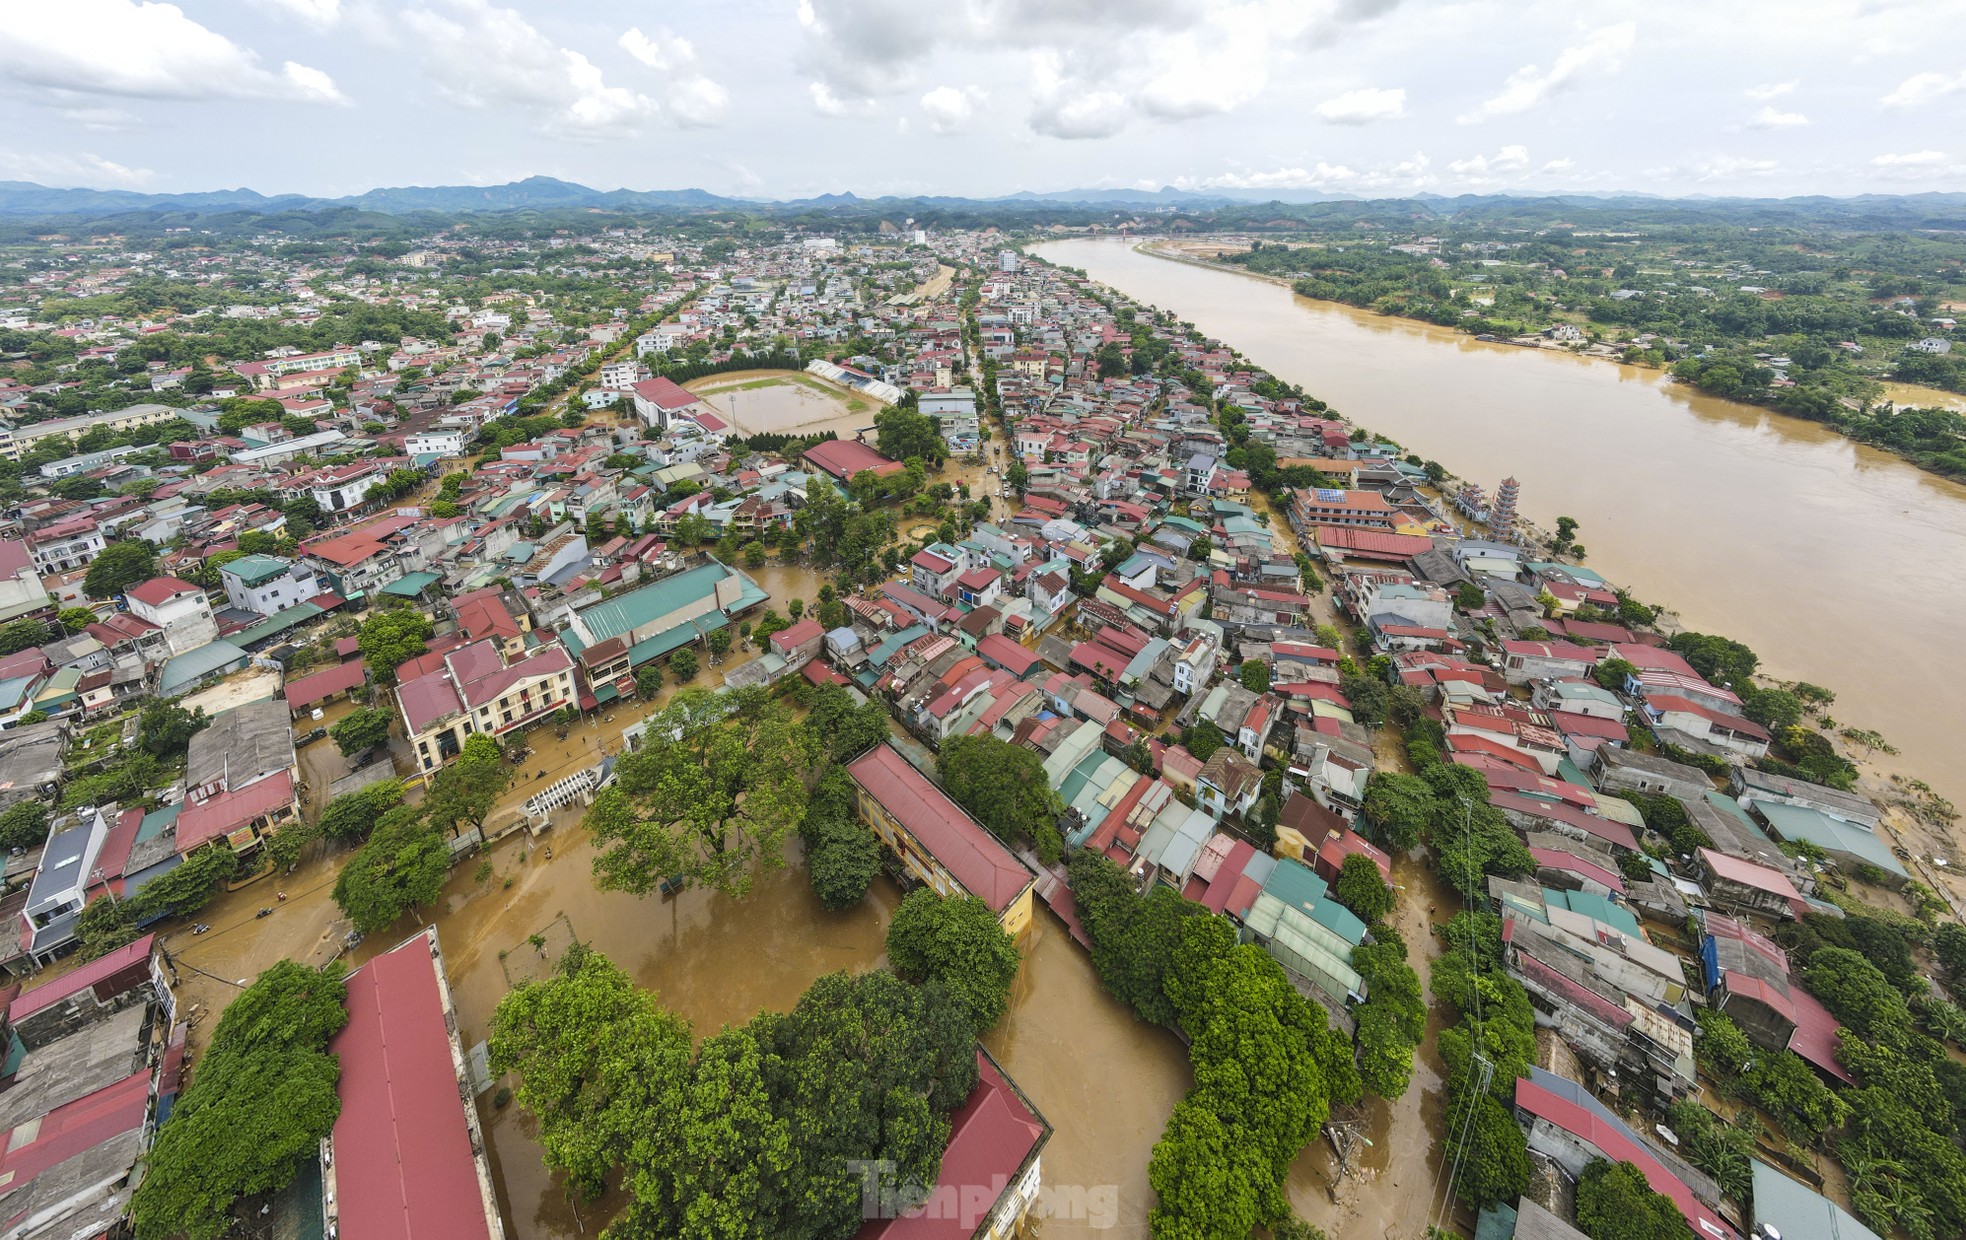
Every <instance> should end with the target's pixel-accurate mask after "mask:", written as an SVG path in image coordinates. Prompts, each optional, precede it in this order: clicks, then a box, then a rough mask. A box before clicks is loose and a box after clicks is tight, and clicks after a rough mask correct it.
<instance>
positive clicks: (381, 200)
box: [0, 176, 1966, 226]
mask: <svg viewBox="0 0 1966 1240" xmlns="http://www.w3.org/2000/svg"><path fill="white" fill-rule="evenodd" d="M1368 202H1376V203H1380V204H1391V203H1405V204H1408V205H1409V206H1412V207H1414V208H1415V209H1416V210H1418V211H1419V213H1421V214H1425V213H1426V212H1427V211H1429V210H1432V211H1438V212H1441V213H1452V212H1456V211H1461V210H1468V209H1475V208H1491V209H1492V208H1497V207H1507V206H1508V205H1509V204H1522V203H1541V204H1548V205H1550V206H1556V207H1561V206H1564V205H1572V206H1576V207H1579V208H1583V207H1594V208H1607V207H1621V206H1622V207H1627V208H1644V209H1648V210H1653V209H1659V208H1666V207H1671V206H1673V205H1675V204H1679V205H1684V206H1689V207H1713V206H1716V205H1722V206H1738V207H1742V208H1748V207H1756V208H1774V209H1780V210H1782V211H1784V212H1806V213H1815V212H1819V211H1829V212H1833V213H1839V214H1846V215H1847V214H1849V213H1852V212H1862V213H1864V214H1865V215H1867V216H1879V217H1880V219H1891V218H1894V217H1900V216H1904V217H1916V216H1919V215H1921V214H1922V213H1926V212H1932V211H1939V212H1941V213H1943V214H1944V215H1946V216H1948V217H1950V216H1952V215H1953V214H1954V213H1955V212H1958V211H1960V210H1962V209H1966V194H1957V193H1925V194H1909V195H1892V194H1863V195H1857V196H1854V197H1849V198H1830V197H1825V196H1813V197H1801V198H1786V199H1748V198H1714V197H1709V196H1705V195H1700V196H1689V197H1686V198H1679V199H1672V198H1662V197H1659V196H1657V195H1651V194H1642V193H1618V194H1463V195H1459V196H1457V197H1451V198H1450V197H1443V196H1441V195H1438V194H1432V193H1419V194H1414V195H1411V196H1404V197H1399V198H1393V199H1371V200H1368V199H1362V198H1360V197H1359V196H1358V195H1355V194H1342V193H1323V192H1319V191H1314V190H1303V189H1277V190H1267V189H1266V190H1249V189H1216V190H1207V191H1195V190H1184V189H1175V188H1172V187H1164V188H1162V189H1158V190H1143V189H1112V188H1108V189H1090V188H1089V189H1066V190H1052V191H1049V192H1045V193H1038V192H1034V191H1031V190H1020V191H1018V192H1016V193H1012V194H1004V195H1001V196H998V197H994V198H972V197H962V196H949V195H921V196H912V197H897V196H887V197H880V198H862V197H860V196H858V195H855V194H852V193H843V194H820V195H817V196H816V197H811V198H798V199H789V200H780V199H763V198H735V197H727V196H724V195H721V194H713V193H710V192H709V191H708V190H701V189H677V190H628V189H616V190H598V189H592V188H590V187H588V186H585V185H579V184H575V183H574V182H571V181H561V180H558V179H556V178H553V177H544V176H534V177H527V178H526V179H525V180H523V181H512V182H508V183H507V184H504V185H428V186H422V185H408V186H397V187H392V188H385V189H372V190H369V191H368V192H367V193H363V194H353V195H349V196H346V197H342V198H315V197H309V196H307V195H304V194H276V195H271V196H269V195H266V194H262V193H260V192H258V191H257V190H251V189H229V190H207V191H201V192H197V193H181V194H144V193H137V192H136V191H133V190H108V189H52V188H49V187H48V186H45V185H37V184H35V183H33V182H31V181H0V216H12V217H34V216H61V215H75V216H110V215H121V214H125V213H130V212H139V213H156V214H166V215H167V214H173V213H187V214H195V215H201V216H209V215H214V214H227V213H241V212H244V213H266V214H271V213H279V212H293V211H300V212H325V211H348V210H353V211H362V212H370V213H374V214H377V215H409V214H413V213H416V212H433V213H437V214H456V213H459V212H474V211H483V212H511V211H555V210H557V211H566V210H602V211H624V212H676V213H687V212H701V211H763V212H771V213H774V214H776V213H788V214H795V213H800V212H814V211H818V212H826V213H832V214H853V215H864V214H873V213H879V214H882V215H884V216H885V215H888V214H894V215H898V216H905V215H907V214H909V213H910V210H909V209H910V208H911V207H912V208H920V209H923V210H927V211H930V212H951V211H967V212H978V211H981V212H989V211H1016V212H1046V211H1049V212H1056V211H1060V210H1065V211H1073V210H1102V209H1105V210H1121V211H1124V210H1144V209H1158V210H1166V209H1168V208H1175V209H1180V210H1187V211H1197V212H1200V211H1215V210H1221V209H1232V211H1233V213H1234V214H1236V215H1238V216H1242V217H1243V218H1253V217H1250V216H1249V215H1248V212H1249V210H1250V209H1251V208H1252V207H1259V206H1261V205H1264V204H1272V203H1274V204H1280V205H1285V206H1294V207H1299V208H1302V207H1305V206H1312V205H1315V204H1330V206H1329V207H1327V208H1326V210H1344V209H1345V208H1344V206H1343V204H1346V203H1360V204H1365V203H1368ZM1880 213H1881V215H1880ZM1947 222H1950V220H1949V219H1948V220H1947ZM1910 226H1916V225H1910Z"/></svg>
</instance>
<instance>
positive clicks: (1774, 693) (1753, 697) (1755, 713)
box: [1740, 685, 1803, 732]
mask: <svg viewBox="0 0 1966 1240" xmlns="http://www.w3.org/2000/svg"><path fill="white" fill-rule="evenodd" d="M1740 697H1741V713H1742V714H1743V715H1746V716H1747V717H1748V718H1750V719H1752V720H1754V721H1755V722H1756V723H1758V724H1760V725H1761V726H1762V727H1764V728H1767V729H1768V730H1769V731H1771V732H1778V731H1780V730H1782V729H1783V728H1792V727H1794V726H1795V725H1796V724H1798V723H1801V722H1802V715H1803V706H1802V699H1801V698H1799V697H1797V696H1796V695H1795V694H1793V693H1790V692H1788V691H1787V690H1786V689H1762V688H1757V687H1756V686H1754V685H1749V686H1747V687H1746V689H1744V690H1742V691H1741V694H1740Z"/></svg>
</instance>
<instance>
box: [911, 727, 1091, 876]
mask: <svg viewBox="0 0 1966 1240" xmlns="http://www.w3.org/2000/svg"><path fill="white" fill-rule="evenodd" d="M935 769H936V773H937V774H939V775H940V776H941V777H942V785H943V787H944V788H946V789H947V790H948V793H949V796H950V797H951V798H952V799H953V800H954V801H955V802H956V804H958V805H960V806H962V807H963V808H964V809H965V810H968V811H969V813H970V814H971V816H973V817H974V818H975V819H976V820H977V821H978V822H980V823H982V824H983V825H984V826H986V827H988V828H989V829H990V831H991V832H992V833H993V834H994V835H996V836H997V838H999V839H1002V840H1010V841H1027V842H1029V843H1031V844H1032V845H1033V846H1034V847H1035V848H1036V849H1037V853H1038V857H1039V859H1040V860H1042V861H1043V862H1044V863H1045V864H1046V865H1049V864H1051V863H1052V862H1055V861H1056V860H1057V859H1058V856H1059V853H1060V851H1061V850H1062V849H1063V847H1064V841H1063V839H1062V838H1061V837H1060V836H1059V834H1058V818H1059V816H1060V815H1061V814H1063V813H1064V812H1065V805H1064V802H1062V801H1060V800H1059V799H1058V794H1057V792H1055V791H1053V790H1052V787H1051V781H1050V780H1049V779H1047V778H1046V777H1045V773H1044V759H1043V758H1042V757H1040V756H1039V755H1038V753H1037V751H1036V750H1033V749H1026V748H1025V747H1024V746H1022V745H1013V744H1011V743H1010V742H1008V741H1003V740H999V739H997V738H996V737H994V736H991V735H989V734H988V733H984V734H982V735H978V736H955V737H951V738H949V740H947V741H945V742H944V743H943V745H942V750H941V752H940V753H939V754H937V755H936V760H935Z"/></svg>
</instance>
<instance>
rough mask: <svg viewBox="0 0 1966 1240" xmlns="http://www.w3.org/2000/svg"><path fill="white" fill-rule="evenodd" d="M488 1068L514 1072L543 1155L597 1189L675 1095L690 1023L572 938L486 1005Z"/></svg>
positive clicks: (587, 1188) (684, 1071) (577, 1186)
mask: <svg viewBox="0 0 1966 1240" xmlns="http://www.w3.org/2000/svg"><path fill="white" fill-rule="evenodd" d="M490 1049H491V1070H492V1072H494V1073H496V1074H498V1075H504V1074H505V1073H508V1072H516V1073H517V1074H518V1076H519V1085H518V1088H517V1090H516V1091H515V1094H516V1097H517V1098H518V1101H519V1105H520V1106H522V1107H524V1108H525V1109H526V1110H527V1111H529V1112H531V1113H532V1115H533V1116H534V1117H535V1118H536V1119H537V1120H538V1123H539V1144H540V1146H541V1148H542V1149H543V1150H544V1151H545V1158H546V1165H547V1166H548V1167H551V1168H554V1169H556V1170H560V1171H564V1172H566V1174H567V1179H568V1181H569V1184H570V1186H571V1187H572V1189H573V1191H575V1192H578V1193H579V1194H581V1195H582V1196H584V1197H590V1198H591V1197H596V1196H599V1195H600V1192H601V1190H602V1189H603V1187H605V1185H606V1183H607V1178H608V1175H609V1173H610V1172H611V1171H612V1170H613V1169H614V1168H615V1167H616V1166H618V1165H619V1164H620V1162H621V1161H622V1160H623V1158H624V1157H625V1155H626V1154H627V1152H628V1151H630V1150H631V1149H634V1148H636V1147H637V1146H638V1144H639V1143H641V1142H644V1141H647V1140H648V1139H649V1138H651V1137H652V1136H654V1135H655V1134H656V1133H658V1132H666V1130H667V1128H668V1124H667V1123H658V1122H657V1121H658V1120H659V1118H660V1117H662V1116H664V1115H665V1114H666V1113H671V1112H672V1111H673V1108H674V1107H676V1106H677V1104H678V1103H679V1102H680V1094H681V1089H682V1086H683V1084H684V1082H685V1081H686V1079H687V1075H688V1070H689V1060H690V1034H689V1026H688V1025H686V1024H684V1023H683V1022H682V1021H681V1020H679V1019H677V1018H676V1017H675V1016H672V1015H670V1014H669V1013H668V1012H665V1011H663V1010H662V1008H661V1006H660V1005H659V1004H657V1002H656V999H655V996H654V995H652V994H649V993H648V992H646V991H643V990H639V989H637V988H636V986H635V984H634V982H633V981H632V980H631V979H630V978H629V977H628V975H627V974H626V973H623V972H622V971H621V970H620V969H619V968H618V967H616V966H615V964H614V963H613V962H612V961H610V960H609V959H608V958H607V957H606V956H603V955H601V954H600V953H599V952H596V951H592V950H590V949H588V948H587V947H585V946H582V945H580V944H575V945H574V947H573V948H572V949H570V950H569V951H568V952H567V954H566V955H565V956H564V957H562V958H561V960H560V961H559V963H558V966H557V967H556V969H555V970H554V974H553V976H552V977H551V978H549V979H548V980H546V981H543V982H526V983H522V984H521V985H520V986H519V988H518V989H516V990H514V991H513V992H512V993H511V994H509V995H507V996H506V997H505V998H504V999H502V1000H501V1001H500V1002H499V1005H498V1009H497V1011H496V1012H494V1013H493V1014H492V1028H491V1039H490Z"/></svg>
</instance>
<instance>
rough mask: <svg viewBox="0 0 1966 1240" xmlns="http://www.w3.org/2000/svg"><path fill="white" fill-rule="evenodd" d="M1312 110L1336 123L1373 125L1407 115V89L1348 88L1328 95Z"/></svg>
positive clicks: (1322, 118) (1322, 117)
mask: <svg viewBox="0 0 1966 1240" xmlns="http://www.w3.org/2000/svg"><path fill="white" fill-rule="evenodd" d="M1311 111H1313V112H1315V113H1316V114H1317V116H1318V119H1319V120H1325V121H1330V122H1331V123H1332V124H1334V125H1370V124H1371V123H1372V122H1373V121H1390V120H1397V119H1399V118H1400V117H1402V116H1405V115H1406V92H1405V91H1404V90H1400V89H1394V90H1380V89H1376V88H1372V87H1367V88H1366V89H1364V90H1348V91H1346V92H1345V93H1344V94H1342V95H1339V96H1337V97H1336V98H1332V99H1327V100H1325V101H1324V102H1323V103H1320V104H1319V105H1317V106H1316V107H1315V108H1312V109H1311Z"/></svg>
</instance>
